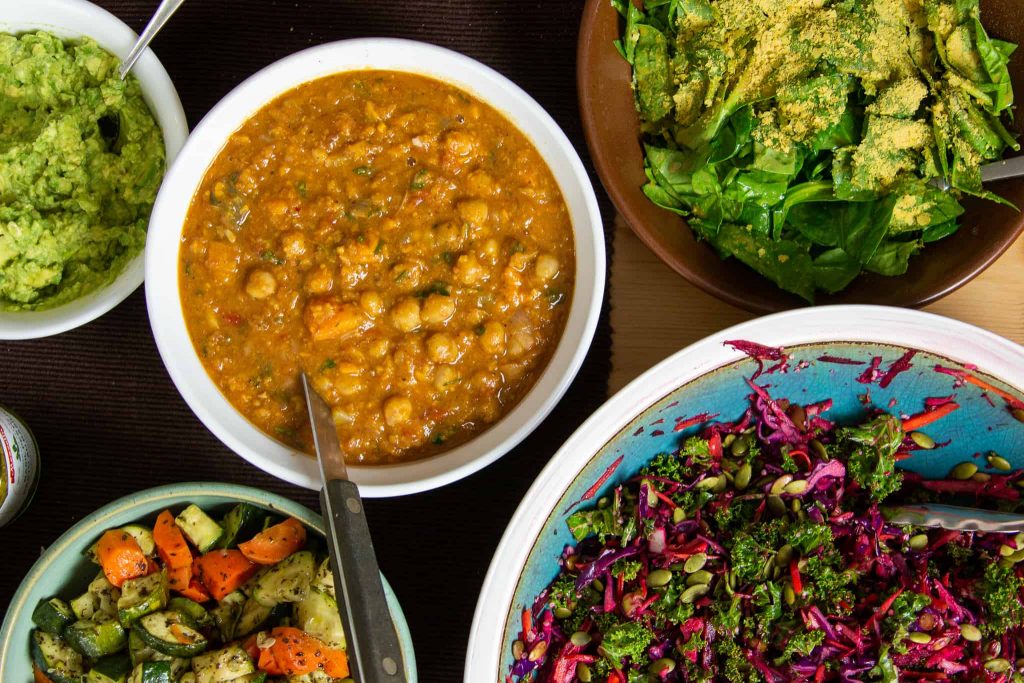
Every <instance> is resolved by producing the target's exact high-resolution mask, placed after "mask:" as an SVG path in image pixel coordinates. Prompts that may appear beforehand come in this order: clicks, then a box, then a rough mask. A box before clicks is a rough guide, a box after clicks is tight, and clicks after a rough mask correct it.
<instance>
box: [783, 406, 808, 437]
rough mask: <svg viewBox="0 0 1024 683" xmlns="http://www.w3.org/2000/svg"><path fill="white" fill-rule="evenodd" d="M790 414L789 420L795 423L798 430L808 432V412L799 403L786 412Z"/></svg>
mask: <svg viewBox="0 0 1024 683" xmlns="http://www.w3.org/2000/svg"><path fill="white" fill-rule="evenodd" d="M786 412H788V413H789V419H790V420H792V421H793V424H794V425H796V428H797V429H799V430H800V431H801V432H805V431H807V411H806V410H804V407H803V406H802V405H800V404H799V403H794V404H793V405H791V406H790V407H789V410H788V411H786Z"/></svg>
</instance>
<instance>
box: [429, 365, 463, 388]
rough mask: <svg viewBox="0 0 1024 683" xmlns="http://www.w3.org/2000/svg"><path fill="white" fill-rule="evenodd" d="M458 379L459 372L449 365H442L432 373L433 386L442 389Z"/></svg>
mask: <svg viewBox="0 0 1024 683" xmlns="http://www.w3.org/2000/svg"><path fill="white" fill-rule="evenodd" d="M458 381H459V373H457V372H455V369H454V368H453V367H451V366H450V365H442V366H441V367H439V368H438V369H437V372H435V373H434V388H435V389H437V390H438V391H443V390H444V389H446V388H447V387H448V386H450V385H452V384H455V383H456V382H458Z"/></svg>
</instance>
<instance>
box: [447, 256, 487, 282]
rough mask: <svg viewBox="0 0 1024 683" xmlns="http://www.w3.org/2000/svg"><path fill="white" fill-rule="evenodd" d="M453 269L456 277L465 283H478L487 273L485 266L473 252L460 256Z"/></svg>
mask: <svg viewBox="0 0 1024 683" xmlns="http://www.w3.org/2000/svg"><path fill="white" fill-rule="evenodd" d="M452 270H453V272H454V273H455V277H456V279H458V281H459V282H461V283H462V284H464V285H473V284H476V283H477V282H479V281H480V280H482V279H483V278H484V276H485V275H486V271H485V270H484V267H483V266H481V265H480V262H479V261H478V260H477V258H476V256H473V255H472V254H463V255H462V256H460V257H459V259H458V260H457V261H456V262H455V267H454V268H453V269H452Z"/></svg>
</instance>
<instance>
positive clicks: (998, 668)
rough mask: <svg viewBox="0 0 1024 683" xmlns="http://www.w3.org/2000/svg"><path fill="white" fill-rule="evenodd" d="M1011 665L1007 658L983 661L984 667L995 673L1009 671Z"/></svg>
mask: <svg viewBox="0 0 1024 683" xmlns="http://www.w3.org/2000/svg"><path fill="white" fill-rule="evenodd" d="M1012 667H1013V664H1010V662H1009V660H1006V659H1002V658H1000V659H990V660H988V661H987V662H985V668H986V669H987V670H989V671H992V672H994V673H997V674H998V673H1003V672H1005V671H1009V670H1010V669H1011V668H1012Z"/></svg>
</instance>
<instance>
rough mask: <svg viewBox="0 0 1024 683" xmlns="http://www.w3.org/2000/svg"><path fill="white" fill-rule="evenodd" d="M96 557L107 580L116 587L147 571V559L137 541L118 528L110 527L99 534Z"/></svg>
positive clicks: (143, 574)
mask: <svg viewBox="0 0 1024 683" xmlns="http://www.w3.org/2000/svg"><path fill="white" fill-rule="evenodd" d="M96 557H97V559H98V560H99V562H100V567H101V568H102V569H103V573H104V574H105V575H106V577H107V581H109V582H110V583H111V584H112V585H114V586H117V587H118V588H120V587H121V584H123V583H124V582H125V581H127V580H128V579H135V578H138V577H140V576H145V575H146V574H147V573H148V572H149V561H148V560H147V558H146V555H145V553H143V552H142V548H140V547H139V542H138V541H136V540H135V538H134V537H133V536H132V535H131V534H129V533H127V532H124V531H121V530H120V529H111V530H110V531H107V532H106V533H104V534H103V535H102V536H100V540H99V542H98V543H97V544H96Z"/></svg>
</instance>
